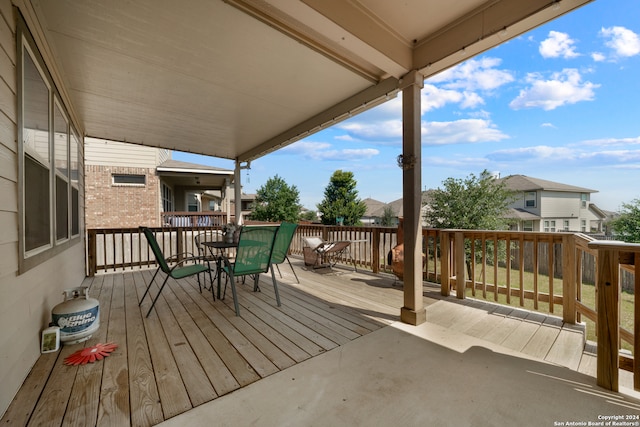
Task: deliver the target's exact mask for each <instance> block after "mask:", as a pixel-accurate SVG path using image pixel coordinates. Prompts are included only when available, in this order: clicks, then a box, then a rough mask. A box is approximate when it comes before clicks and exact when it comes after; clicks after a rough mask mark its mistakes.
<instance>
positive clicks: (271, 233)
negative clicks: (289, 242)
mask: <svg viewBox="0 0 640 427" xmlns="http://www.w3.org/2000/svg"><path fill="white" fill-rule="evenodd" d="M277 231H278V227H277V226H244V227H242V229H241V231H240V239H239V240H238V250H237V252H236V259H235V263H234V267H233V272H234V275H237V276H241V275H244V274H254V273H266V272H267V271H268V270H269V265H270V260H271V253H272V251H273V243H274V241H275V237H276V233H277Z"/></svg>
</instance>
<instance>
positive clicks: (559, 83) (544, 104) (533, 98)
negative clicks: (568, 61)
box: [509, 68, 600, 111]
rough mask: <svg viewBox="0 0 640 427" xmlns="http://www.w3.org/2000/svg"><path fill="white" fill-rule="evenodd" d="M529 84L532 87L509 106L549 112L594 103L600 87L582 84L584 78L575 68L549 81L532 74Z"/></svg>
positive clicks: (556, 75) (529, 76)
mask: <svg viewBox="0 0 640 427" xmlns="http://www.w3.org/2000/svg"><path fill="white" fill-rule="evenodd" d="M527 82H528V83H529V84H530V85H531V86H530V87H529V88H527V89H523V90H521V91H520V94H519V95H518V97H517V98H516V99H514V100H513V101H511V103H510V104H509V106H510V107H511V108H513V109H515V110H519V109H522V108H542V109H543V110H546V111H548V110H553V109H556V108H558V107H561V106H563V105H567V104H575V103H578V102H581V101H592V100H593V99H594V97H595V93H594V89H596V88H598V87H600V85H598V84H594V83H591V82H582V76H581V75H580V73H579V72H578V70H576V69H574V68H565V69H564V70H562V71H561V72H556V73H553V74H552V76H551V78H550V79H549V80H545V79H544V78H543V77H542V76H541V75H540V74H537V73H530V74H528V75H527Z"/></svg>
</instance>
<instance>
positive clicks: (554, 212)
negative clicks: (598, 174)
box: [540, 191, 580, 219]
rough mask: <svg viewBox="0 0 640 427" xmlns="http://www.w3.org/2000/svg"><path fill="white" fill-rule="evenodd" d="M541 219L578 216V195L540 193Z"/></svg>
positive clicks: (559, 192) (553, 192) (552, 192)
mask: <svg viewBox="0 0 640 427" xmlns="http://www.w3.org/2000/svg"><path fill="white" fill-rule="evenodd" d="M540 216H541V217H542V218H554V219H555V218H562V217H564V218H568V217H575V218H577V217H579V216H580V193H570V192H561V191H542V194H541V197H540Z"/></svg>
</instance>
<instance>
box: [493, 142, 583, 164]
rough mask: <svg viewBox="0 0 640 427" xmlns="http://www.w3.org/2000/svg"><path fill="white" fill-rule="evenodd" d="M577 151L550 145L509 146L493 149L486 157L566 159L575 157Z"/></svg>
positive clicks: (520, 159)
mask: <svg viewBox="0 0 640 427" xmlns="http://www.w3.org/2000/svg"><path fill="white" fill-rule="evenodd" d="M576 155H577V151H576V150H573V149H571V148H567V147H550V146H548V145H538V146H534V147H521V148H509V149H505V150H498V151H494V152H493V153H491V154H489V155H488V156H487V157H488V158H489V159H490V160H497V161H506V160H510V161H523V160H543V159H544V160H553V159H555V160H567V159H571V160H573V159H575V157H576Z"/></svg>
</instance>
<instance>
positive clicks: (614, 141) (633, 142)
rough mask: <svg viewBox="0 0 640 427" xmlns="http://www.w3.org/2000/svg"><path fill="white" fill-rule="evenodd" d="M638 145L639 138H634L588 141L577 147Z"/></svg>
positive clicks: (639, 142)
mask: <svg viewBox="0 0 640 427" xmlns="http://www.w3.org/2000/svg"><path fill="white" fill-rule="evenodd" d="M639 144H640V136H637V137H635V138H601V139H590V140H587V141H582V142H581V143H580V144H577V145H586V146H589V147H610V146H614V145H621V146H624V145H639Z"/></svg>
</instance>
